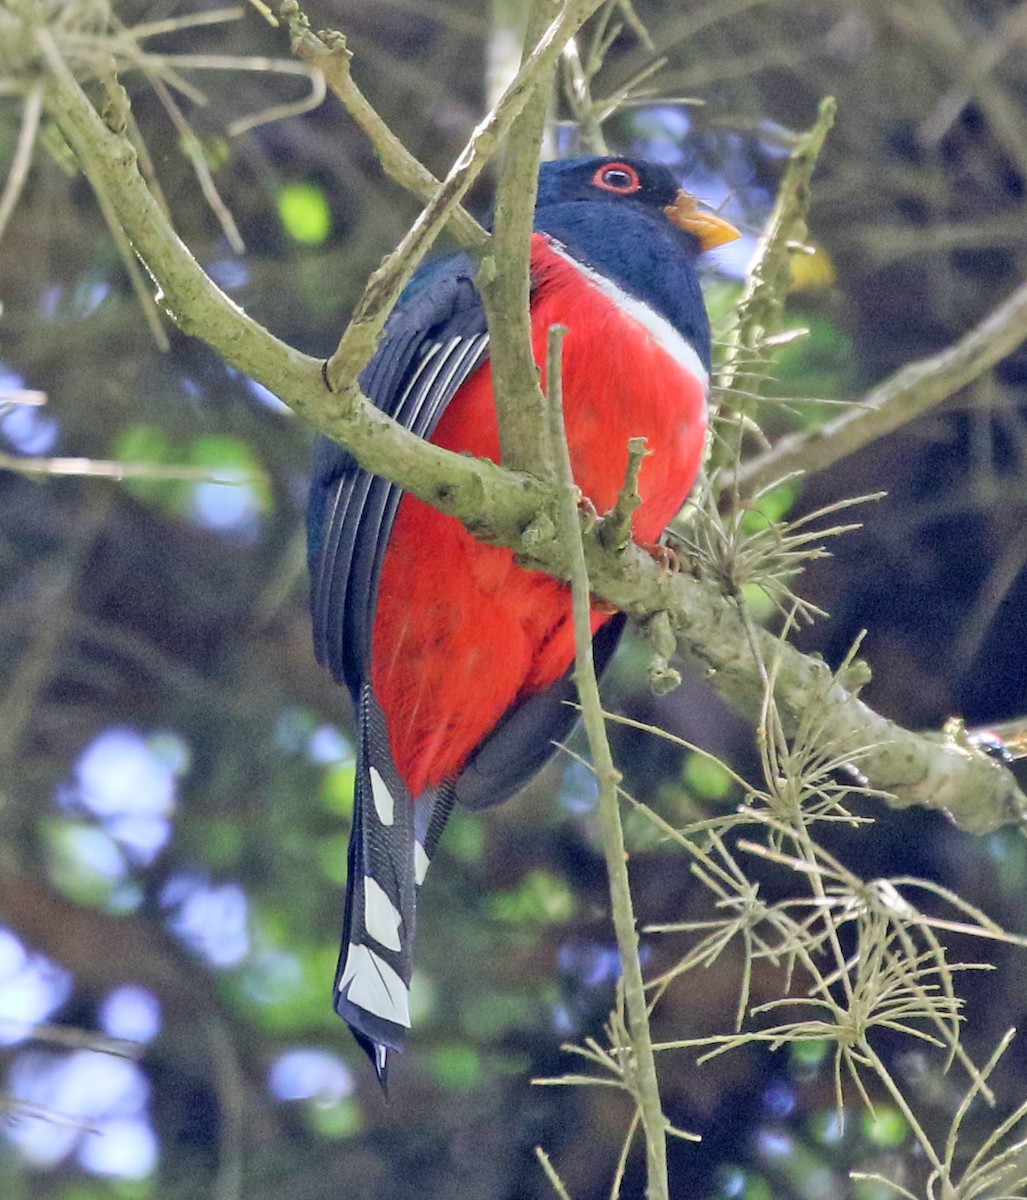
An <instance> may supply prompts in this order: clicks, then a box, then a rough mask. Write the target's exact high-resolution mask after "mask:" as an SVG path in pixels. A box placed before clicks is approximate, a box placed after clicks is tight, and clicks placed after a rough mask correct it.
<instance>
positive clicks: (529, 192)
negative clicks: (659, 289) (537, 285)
mask: <svg viewBox="0 0 1027 1200" xmlns="http://www.w3.org/2000/svg"><path fill="white" fill-rule="evenodd" d="M557 11H558V4H554V0H534V4H533V5H532V8H531V11H530V13H529V18H528V29H527V33H526V35H525V47H526V48H527V47H528V46H531V45H533V44H534V42H535V39H536V38H538V37H539V36H540V35H541V34H542V33H543V32H544V31H545V28H546V26H547V25H548V24H549V23H550V22H551V21H552V20H553V18H554V16H555V15H556V12H557ZM525 57H527V55H525ZM557 62H558V59H556V58H553V59H552V60H551V61H550V63H549V66H548V69H547V71H545V72H544V73H542V74H540V75H539V79H538V84H537V86H536V89H535V92H534V94H533V95H532V96H531V97H530V99H529V100H528V102H527V103H526V104H525V106H524V108H523V109H522V111H521V113H520V116H518V118H517V120H516V121H514V123H513V125H512V126H511V128H510V134H509V137H508V138H507V141H506V147H505V153H504V161H503V170H502V173H501V175H500V177H499V185H498V187H497V189H496V215H495V224H494V232H493V235H492V245H491V247H490V251H489V255H488V257H487V258H486V259H484V260H483V261H482V264H481V270H480V271H479V273H478V290H479V292H480V293H481V298H482V300H483V302H484V304H485V314H486V318H487V320H488V326H489V330H490V331H491V345H490V347H489V357H490V359H491V363H492V379H493V386H494V388H495V393H496V416H497V418H498V421H499V447H500V457H501V460H502V462H503V465H504V466H507V467H510V468H511V469H512V470H514V471H529V470H530V471H533V472H534V473H535V474H537V475H539V476H540V477H542V478H549V477H550V476H551V475H552V470H551V464H550V463H549V441H548V438H547V437H546V421H545V400H544V397H543V395H542V389H541V387H540V386H539V378H538V371H537V370H536V367H535V359H534V357H533V355H532V342H531V314H530V309H529V300H530V296H531V278H530V272H529V253H530V248H531V235H532V229H533V225H534V217H535V197H536V193H537V191H538V160H539V151H540V148H541V145H542V137H543V134H544V132H545V125H546V113H547V111H548V109H549V105H550V100H551V93H552V83H553V77H554V75H555V72H556V67H557ZM500 263H502V268H500V267H499V265H498V264H500Z"/></svg>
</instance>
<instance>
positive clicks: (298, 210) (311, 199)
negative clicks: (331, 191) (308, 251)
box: [278, 183, 332, 246]
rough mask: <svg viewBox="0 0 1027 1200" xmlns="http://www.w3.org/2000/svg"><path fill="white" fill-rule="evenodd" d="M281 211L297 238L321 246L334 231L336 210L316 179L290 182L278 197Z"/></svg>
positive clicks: (308, 243) (282, 216)
mask: <svg viewBox="0 0 1027 1200" xmlns="http://www.w3.org/2000/svg"><path fill="white" fill-rule="evenodd" d="M278 215H279V216H280V217H281V219H282V224H283V225H284V226H285V231H286V233H288V234H289V236H290V237H291V238H293V239H294V240H295V241H297V242H303V243H304V244H306V245H308V246H320V245H321V244H322V242H324V241H325V239H326V238H327V237H328V235H329V234H330V233H331V231H332V214H331V210H330V209H329V207H328V200H327V199H326V198H325V194H324V192H323V191H322V190H321V188H319V187H318V186H317V184H316V183H290V184H288V185H287V186H286V187H284V188H283V189H282V192H281V194H280V195H279V197H278Z"/></svg>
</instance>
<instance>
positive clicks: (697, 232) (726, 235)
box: [663, 190, 742, 251]
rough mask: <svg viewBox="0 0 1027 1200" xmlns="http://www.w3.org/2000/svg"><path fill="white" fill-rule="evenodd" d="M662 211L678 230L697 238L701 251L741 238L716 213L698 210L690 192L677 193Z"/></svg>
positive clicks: (730, 225)
mask: <svg viewBox="0 0 1027 1200" xmlns="http://www.w3.org/2000/svg"><path fill="white" fill-rule="evenodd" d="M663 211H664V212H665V213H666V214H667V216H668V218H669V219H670V220H671V221H673V222H674V224H675V225H676V226H677V227H678V228H679V229H683V230H684V231H685V233H690V234H691V235H692V237H694V238H697V239H698V242H699V246H700V247H701V248H702V250H703V251H706V250H713V249H714V248H715V247H717V246H724V245H726V244H727V243H728V242H733V241H734V240H735V239H736V238H740V237H741V236H742V234H741V231H740V230H738V229H736V228H735V227H734V225H732V224H731V222H730V221H725V220H724V218H723V217H718V216H717V214H716V213H713V212H709V211H707V210H706V209H700V208H699V201H698V200H697V199H696V198H695V196H693V195H692V194H691V192H686V191H684V190H682V191H680V192H678V194H677V197H676V199H675V200H674V203H673V204H668V205H667V207H666V208H665V209H664V210H663Z"/></svg>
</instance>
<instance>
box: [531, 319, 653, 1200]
mask: <svg viewBox="0 0 1027 1200" xmlns="http://www.w3.org/2000/svg"><path fill="white" fill-rule="evenodd" d="M566 332H567V331H566V329H565V328H564V327H563V326H559V325H557V326H554V327H553V328H552V329H550V331H549V355H548V364H547V372H546V376H547V378H546V390H547V399H548V406H549V436H550V439H551V442H552V447H551V454H552V457H553V459H554V461H555V464H556V471H557V479H558V481H559V485H560V532H561V537H562V540H563V543H564V547H565V550H566V553H567V556H568V559H569V562H570V575H571V590H572V594H573V606H574V641H575V649H576V655H575V667H574V682H575V684H576V686H577V689H578V696H579V698H580V701H581V710H582V715H583V719H584V723H585V732H586V734H587V735H588V744H589V748H590V750H591V752H592V762H593V767H594V770H595V775H596V779H597V781H598V783H599V826H600V829H601V830H602V837H603V853H604V855H605V858H606V870H607V874H608V876H609V881H610V900H611V907H612V910H613V925H614V930H615V932H616V935H617V947H618V949H619V951H620V960H621V970H622V972H623V983H624V998H625V1003H626V1006H627V1026H628V1031H629V1033H630V1037H631V1051H632V1053H631V1064H630V1070H628V1069H626V1070H625V1076H626V1079H627V1080H628V1081H629V1083H630V1084H631V1091H632V1093H633V1095H634V1096H635V1100H636V1103H637V1104H638V1108H639V1111H640V1113H641V1116H642V1128H643V1130H644V1131H645V1141H646V1164H647V1170H648V1180H647V1187H646V1196H647V1198H648V1200H668V1197H669V1182H668V1176H667V1119H666V1117H665V1116H664V1115H663V1107H662V1104H661V1102H660V1088H659V1080H658V1078H657V1075H656V1060H655V1058H654V1057H653V1048H652V1038H651V1036H650V1032H649V1013H648V1009H647V1007H646V999H645V984H644V983H643V981H642V966H641V963H640V962H639V958H638V932H637V929H636V927H635V912H634V906H633V904H632V901H631V884H630V880H629V878H628V864H627V852H626V850H625V847H624V831H623V829H622V827H621V820H620V809H619V804H618V798H617V785H618V784H619V783H620V779H621V776H620V772H619V771H618V770H617V768H616V766H615V765H614V762H613V755H612V754H611V752H610V743H609V740H608V738H607V736H606V724H605V721H604V719H603V707H602V702H601V701H600V699H599V683H598V680H597V678H596V672H595V663H594V662H593V659H592V606H591V602H590V597H591V587H590V585H589V578H588V568H587V566H586V564H585V553H584V549H583V547H582V543H581V525H580V521H579V517H578V489H577V487H576V486H575V483H574V476H573V474H572V473H571V460H570V451H569V450H568V448H567V436H566V432H565V429H564V419H563V388H562V383H561V376H560V365H561V354H562V349H563V337H564V334H565V333H566Z"/></svg>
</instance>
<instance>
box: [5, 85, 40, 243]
mask: <svg viewBox="0 0 1027 1200" xmlns="http://www.w3.org/2000/svg"><path fill="white" fill-rule="evenodd" d="M42 111H43V85H42V84H41V83H37V84H36V85H35V86H34V87H32V88H31V89H30V90H29V93H28V95H27V96H26V97H25V103H24V105H23V106H22V110H21V129H20V130H19V131H18V144H17V146H15V148H14V158H12V159H11V169H10V171H9V172H8V173H7V182H6V183H5V184H4V187H3V191H2V192H0V239H2V238H3V236H4V230H5V229H6V228H7V222H8V221H9V220H10V219H11V213H12V212H14V206H15V205H16V204H17V203H18V199H19V197H20V196H21V193H22V189H23V188H24V187H25V180H26V179H28V174H29V167H30V166H31V165H32V151H33V149H34V148H35V144H36V134H37V133H38V132H39V118H40V115H41V114H42Z"/></svg>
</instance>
